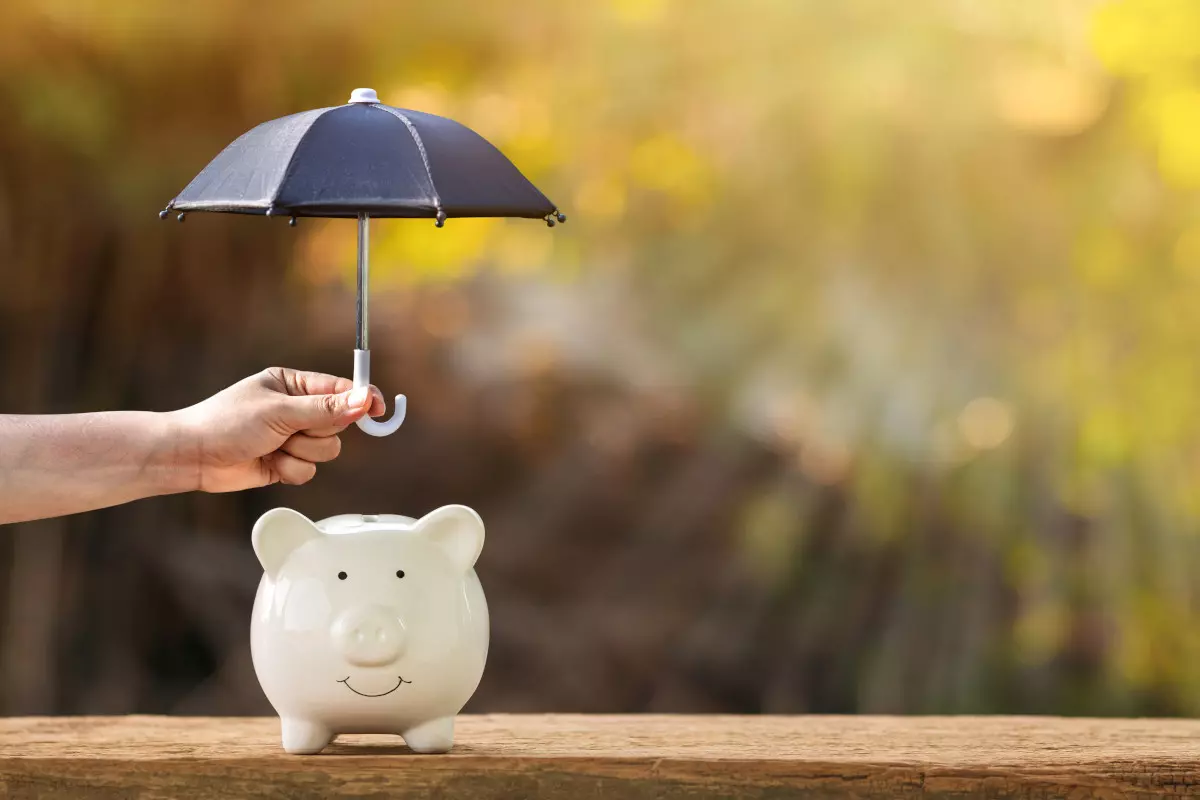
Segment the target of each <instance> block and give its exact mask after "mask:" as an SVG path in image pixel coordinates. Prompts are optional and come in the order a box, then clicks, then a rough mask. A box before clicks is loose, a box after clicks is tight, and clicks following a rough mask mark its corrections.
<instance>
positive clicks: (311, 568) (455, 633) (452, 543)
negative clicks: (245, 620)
mask: <svg viewBox="0 0 1200 800" xmlns="http://www.w3.org/2000/svg"><path fill="white" fill-rule="evenodd" d="M252 539H253V543H254V552H255V553H256V554H257V555H258V559H259V561H260V562H261V563H262V565H263V570H264V574H263V578H262V581H261V582H260V583H259V587H258V594H257V596H256V597H255V600H254V615H253V618H252V620H251V624H250V649H251V653H252V655H253V659H254V671H255V673H256V674H257V675H258V680H259V683H260V684H262V688H263V691H264V692H265V693H266V695H267V699H268V700H270V701H271V705H272V706H274V707H275V710H276V712H278V714H279V716H280V719H281V722H282V732H283V747H284V749H285V750H286V751H287V752H289V753H316V752H319V751H320V750H321V749H322V748H324V747H325V745H327V744H329V742H330V741H332V739H333V737H334V736H336V735H337V734H339V733H396V734H399V735H401V736H403V737H404V740H405V742H406V743H407V744H408V745H409V747H411V748H412V749H413V750H415V751H417V752H422V753H442V752H446V751H447V750H449V749H450V747H451V746H452V745H453V743H454V716H455V715H456V714H457V713H458V712H459V711H460V710H461V709H462V707H463V705H464V704H466V702H467V700H468V699H470V697H471V695H472V694H473V693H474V691H475V688H476V686H478V685H479V679H480V677H482V675H483V666H484V662H485V660H486V658H487V648H488V610H487V603H486V601H485V600H484V596H483V588H482V587H481V586H480V584H479V578H478V577H477V576H476V575H475V570H474V564H475V559H476V558H477V557H478V556H479V552H480V550H481V549H482V547H483V522H482V521H481V520H480V518H479V516H478V515H477V514H476V513H475V512H474V511H472V510H471V509H469V508H467V507H466V506H445V507H443V508H439V509H438V510H436V511H433V512H431V513H429V514H427V515H426V516H424V517H422V518H421V519H419V520H414V519H412V518H410V517H403V516H398V515H394V514H380V515H359V514H343V515H340V516H336V517H330V518H328V519H324V520H321V521H320V522H313V521H311V520H309V519H308V518H307V517H305V516H304V515H302V514H300V513H298V512H296V511H292V510H291V509H286V508H277V509H275V510H273V511H268V512H267V513H266V514H264V515H263V516H262V518H260V519H259V520H258V522H257V523H256V524H255V526H254V533H253V537H252Z"/></svg>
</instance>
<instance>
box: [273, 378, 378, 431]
mask: <svg viewBox="0 0 1200 800" xmlns="http://www.w3.org/2000/svg"><path fill="white" fill-rule="evenodd" d="M283 400H284V402H283V408H282V415H281V416H282V421H283V423H284V424H285V425H287V426H288V427H289V428H291V429H293V430H296V431H304V430H310V429H313V428H330V427H344V426H346V425H349V424H351V423H352V422H354V421H356V420H357V419H359V418H360V417H361V416H363V415H364V414H366V413H367V411H368V410H369V409H370V408H371V387H369V386H359V387H357V388H355V389H351V390H350V391H348V392H342V393H340V394H314V395H306V396H303V397H285V398H283Z"/></svg>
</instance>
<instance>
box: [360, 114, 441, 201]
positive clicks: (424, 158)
mask: <svg viewBox="0 0 1200 800" xmlns="http://www.w3.org/2000/svg"><path fill="white" fill-rule="evenodd" d="M372 107H373V108H378V109H379V110H380V111H386V112H387V113H389V114H391V115H392V116H393V117H395V118H396V119H398V120H400V121H401V122H403V123H404V127H405V128H408V135H409V136H411V137H412V140H413V144H415V145H416V146H417V152H419V153H420V154H421V163H422V164H424V165H425V175H426V176H427V177H428V178H429V189H430V191H432V192H433V204H434V207H435V209H436V210H437V211H441V210H442V197H441V195H439V194H438V190H437V184H435V183H434V182H433V170H432V169H430V168H429V154H428V153H426V152H425V143H424V142H423V141H421V134H420V133H418V132H417V126H416V125H413V124H412V120H410V119H409V118H408V117H407V116H405V115H404V114H402V113H400V111H399V110H398V109H395V108H392V107H391V106H385V105H384V104H383V103H375V104H373V106H372ZM439 219H441V218H440V217H439Z"/></svg>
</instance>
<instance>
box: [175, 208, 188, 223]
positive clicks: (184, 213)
mask: <svg viewBox="0 0 1200 800" xmlns="http://www.w3.org/2000/svg"><path fill="white" fill-rule="evenodd" d="M186 214H187V212H186V211H184V212H181V213H180V215H179V216H178V217H176V218H175V219H177V220H179V221H180V222H183V218H184V216H185V215H186Z"/></svg>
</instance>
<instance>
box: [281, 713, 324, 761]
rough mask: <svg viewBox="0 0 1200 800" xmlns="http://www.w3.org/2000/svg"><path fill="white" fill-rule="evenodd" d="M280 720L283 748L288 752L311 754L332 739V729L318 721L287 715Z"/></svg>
mask: <svg viewBox="0 0 1200 800" xmlns="http://www.w3.org/2000/svg"><path fill="white" fill-rule="evenodd" d="M280 722H281V723H282V725H283V749H284V750H285V751H287V752H289V753H293V754H295V755H312V754H313V753H319V752H321V750H322V749H323V748H324V747H325V745H327V744H329V743H330V742H331V741H333V731H331V730H329V728H327V727H325V726H324V725H322V724H321V723H319V722H309V721H308V720H304V719H292V718H289V717H284V718H283V719H281V720H280Z"/></svg>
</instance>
